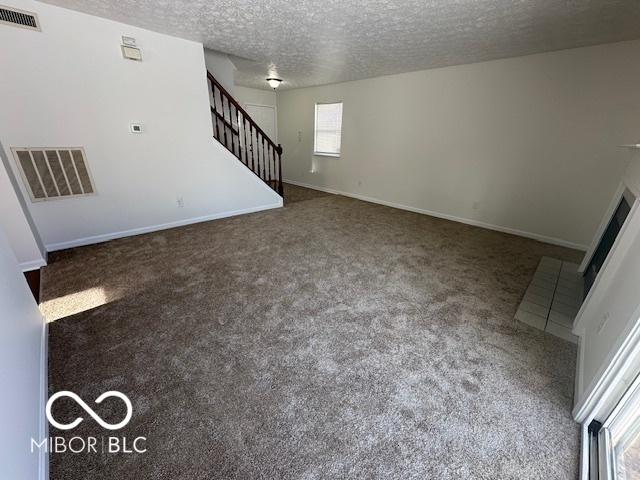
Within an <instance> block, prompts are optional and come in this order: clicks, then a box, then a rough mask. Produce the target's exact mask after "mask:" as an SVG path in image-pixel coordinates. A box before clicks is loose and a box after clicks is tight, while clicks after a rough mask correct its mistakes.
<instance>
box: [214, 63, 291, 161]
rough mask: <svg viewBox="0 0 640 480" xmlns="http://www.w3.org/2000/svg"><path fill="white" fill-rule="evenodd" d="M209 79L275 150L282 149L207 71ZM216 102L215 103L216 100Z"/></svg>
mask: <svg viewBox="0 0 640 480" xmlns="http://www.w3.org/2000/svg"><path fill="white" fill-rule="evenodd" d="M207 78H208V79H209V80H211V83H213V84H215V86H216V87H217V88H218V90H220V91H221V92H222V93H223V94H224V95H225V97H227V100H228V101H229V102H231V103H232V104H233V106H234V107H236V108H237V109H238V111H239V112H240V113H242V116H243V117H245V118H247V119H249V120H250V121H251V123H252V124H253V126H254V127H255V129H256V130H257V131H258V132H260V135H262V136H263V137H264V138H265V139H266V140H267V141H268V142H269V143H270V144H271V145H273V147H274V148H276V149H278V148H280V149H281V147H280V146H279V145H276V144H275V142H274V141H273V140H271V139H270V138H269V136H268V135H267V134H266V133H264V132H263V131H262V129H261V128H260V127H259V126H258V124H257V123H256V122H254V121H253V119H252V118H251V115H249V114H248V113H247V111H246V110H245V109H244V108H242V105H240V104H239V103H238V102H237V101H236V99H235V98H233V97H232V96H231V94H230V93H229V92H227V90H226V89H225V88H224V87H223V86H222V85H221V84H220V82H218V81H217V80H216V79H215V77H214V76H213V75H211V72H209V71H208V70H207ZM214 101H215V99H214ZM278 153H281V152H278Z"/></svg>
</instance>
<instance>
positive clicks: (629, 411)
mask: <svg viewBox="0 0 640 480" xmlns="http://www.w3.org/2000/svg"><path fill="white" fill-rule="evenodd" d="M639 404H640V376H638V377H636V379H635V380H634V382H633V383H632V385H631V387H630V388H629V389H628V390H627V392H626V393H625V394H624V395H623V397H622V399H621V400H620V402H619V403H618V405H617V406H616V407H615V408H614V409H613V412H611V414H610V415H609V417H608V418H607V420H605V422H604V423H603V424H602V427H601V428H600V431H599V432H598V470H599V472H598V474H599V476H598V478H599V480H616V479H618V478H619V477H618V475H617V473H616V472H617V466H616V457H617V455H616V453H617V452H616V451H615V448H616V446H617V445H620V444H622V445H625V444H627V443H628V442H630V441H632V440H633V438H632V437H631V436H630V434H632V433H634V431H635V429H634V428H633V427H634V426H635V427H636V428H637V422H638V417H637V415H638V414H637V412H638V405H639ZM624 480H629V479H624Z"/></svg>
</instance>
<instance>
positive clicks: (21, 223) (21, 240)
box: [0, 142, 46, 271]
mask: <svg viewBox="0 0 640 480" xmlns="http://www.w3.org/2000/svg"><path fill="white" fill-rule="evenodd" d="M0 157H1V158H0V228H2V229H4V231H5V232H6V235H7V238H8V240H9V244H10V245H11V248H12V249H13V251H14V253H15V255H16V258H17V259H18V263H19V264H20V268H21V269H22V270H24V271H26V270H35V269H37V268H40V267H42V266H43V265H45V264H46V250H45V249H44V246H43V245H42V242H41V241H40V237H39V235H38V232H37V230H36V228H35V225H34V224H33V221H32V219H31V214H30V213H29V211H28V210H27V206H26V203H25V201H24V199H23V198H22V195H18V193H17V192H19V186H18V183H17V181H16V179H15V177H14V176H13V172H12V171H11V166H10V161H9V159H8V158H7V157H6V155H5V152H4V150H3V148H2V143H1V142H0Z"/></svg>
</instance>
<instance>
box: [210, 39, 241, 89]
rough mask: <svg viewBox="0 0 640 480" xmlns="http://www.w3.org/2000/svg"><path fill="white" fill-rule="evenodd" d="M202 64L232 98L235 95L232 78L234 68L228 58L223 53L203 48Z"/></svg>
mask: <svg viewBox="0 0 640 480" xmlns="http://www.w3.org/2000/svg"><path fill="white" fill-rule="evenodd" d="M204 63H205V65H206V66H207V70H209V72H211V75H213V76H214V77H215V79H216V80H217V81H219V82H220V83H221V84H222V86H223V87H224V89H225V90H226V91H227V92H229V93H230V94H231V95H232V96H233V95H235V83H234V80H233V76H234V72H235V71H236V66H235V65H234V64H233V62H232V61H231V60H229V56H228V55H227V54H225V53H221V52H217V51H215V50H209V49H208V48H205V49H204Z"/></svg>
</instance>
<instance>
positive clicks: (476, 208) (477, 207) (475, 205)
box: [473, 202, 480, 210]
mask: <svg viewBox="0 0 640 480" xmlns="http://www.w3.org/2000/svg"><path fill="white" fill-rule="evenodd" d="M479 208H480V202H473V209H474V210H478V209H479Z"/></svg>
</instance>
